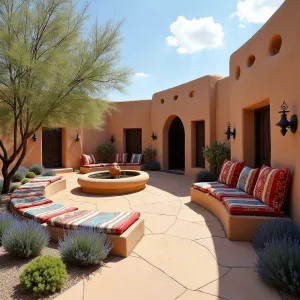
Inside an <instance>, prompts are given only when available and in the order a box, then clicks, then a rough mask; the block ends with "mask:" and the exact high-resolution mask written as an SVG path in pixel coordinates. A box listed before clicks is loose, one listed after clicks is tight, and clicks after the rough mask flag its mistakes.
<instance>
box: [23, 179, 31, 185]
mask: <svg viewBox="0 0 300 300" xmlns="http://www.w3.org/2000/svg"><path fill="white" fill-rule="evenodd" d="M29 181H30V180H29V179H28V178H23V179H22V180H21V184H26V183H28V182H29Z"/></svg>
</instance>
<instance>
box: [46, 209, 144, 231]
mask: <svg viewBox="0 0 300 300" xmlns="http://www.w3.org/2000/svg"><path fill="white" fill-rule="evenodd" d="M139 217H140V213H137V212H99V211H88V210H78V211H75V212H72V213H68V214H65V215H63V216H59V217H56V218H52V219H50V220H49V221H48V224H49V225H51V226H56V227H61V228H69V229H76V228H78V227H81V228H98V229H101V230H103V231H104V232H106V233H111V234H119V235H120V234H122V233H123V232H124V231H126V230H127V228H128V227H129V226H131V225H132V224H133V223H134V222H135V221H136V220H138V219H139Z"/></svg>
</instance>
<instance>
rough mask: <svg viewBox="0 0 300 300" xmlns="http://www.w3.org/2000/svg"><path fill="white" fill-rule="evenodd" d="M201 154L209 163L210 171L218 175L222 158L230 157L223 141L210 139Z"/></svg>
mask: <svg viewBox="0 0 300 300" xmlns="http://www.w3.org/2000/svg"><path fill="white" fill-rule="evenodd" d="M203 156H204V158H205V159H206V160H207V161H208V163H209V166H210V171H212V172H213V173H214V174H215V175H216V177H219V174H220V172H221V168H222V164H223V162H224V160H225V159H230V149H229V148H228V147H227V146H226V144H225V143H219V142H217V141H212V143H211V144H210V146H208V145H206V146H205V147H204V148H203Z"/></svg>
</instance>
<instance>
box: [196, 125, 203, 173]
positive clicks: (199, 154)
mask: <svg viewBox="0 0 300 300" xmlns="http://www.w3.org/2000/svg"><path fill="white" fill-rule="evenodd" d="M203 147H205V122H204V121H198V122H196V167H198V168H205V159H204V156H203Z"/></svg>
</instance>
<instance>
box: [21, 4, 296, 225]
mask: <svg viewBox="0 0 300 300" xmlns="http://www.w3.org/2000/svg"><path fill="white" fill-rule="evenodd" d="M299 37H300V1H298V0H286V1H285V2H284V3H283V5H282V6H281V7H280V8H279V9H278V11H277V12H276V13H275V14H274V15H273V16H272V17H271V19H270V20H269V21H268V22H267V23H266V24H265V25H264V26H263V27H262V28H261V29H260V30H259V31H258V32H257V33H256V34H255V35H254V36H253V37H252V38H251V39H250V40H249V41H248V42H246V43H245V44H244V45H242V46H241V48H239V49H238V50H237V51H236V52H234V53H233V54H232V55H231V58H230V62H229V70H230V74H229V76H228V77H226V78H221V77H219V76H204V77H202V78H199V79H196V80H194V81H191V82H188V83H185V84H182V85H180V86H177V87H173V88H170V89H167V90H164V91H160V92H157V93H155V94H154V95H153V97H152V99H151V100H143V101H129V102H119V103H117V105H118V111H117V112H115V113H114V114H113V115H111V116H108V117H107V120H106V123H105V125H104V128H103V131H95V130H89V129H78V130H75V129H74V130H69V129H64V128H62V129H61V130H58V131H55V132H53V131H48V130H43V131H42V132H38V133H37V140H36V142H34V141H33V140H30V141H29V142H28V143H29V145H28V146H29V150H28V154H27V156H26V159H25V161H24V165H30V164H32V163H43V164H45V165H46V166H47V167H59V166H61V167H73V168H78V167H79V165H80V154H81V153H87V154H88V153H94V154H96V149H95V148H96V145H97V144H99V143H101V142H103V143H110V139H111V136H113V137H114V139H115V142H114V143H115V145H116V148H117V151H118V152H128V153H132V152H135V153H141V152H142V150H143V149H144V148H147V147H152V148H155V149H156V150H157V157H156V159H157V160H158V161H159V162H160V163H161V167H162V169H163V170H169V169H177V170H182V171H184V173H185V174H186V175H188V176H194V175H195V174H196V172H197V171H198V170H199V168H203V167H205V168H208V165H207V163H206V162H205V161H204V159H203V156H202V154H201V149H202V147H203V146H204V145H205V144H210V142H211V141H212V140H215V139H216V140H218V141H224V142H227V143H228V145H229V146H230V147H231V156H232V160H239V161H241V160H244V161H245V163H246V165H248V166H250V167H255V166H256V167H259V166H261V165H262V164H263V163H266V164H270V165H271V166H273V167H278V168H281V167H288V168H290V169H291V171H292V175H293V183H292V188H291V194H290V201H289V203H290V212H291V215H292V217H294V218H295V219H296V220H298V221H299V222H300V198H299V197H300V196H299V195H300V151H299V150H300V128H299V129H298V131H296V132H295V133H292V132H291V130H290V129H288V132H287V133H286V135H285V136H283V135H282V134H281V132H280V128H279V127H278V126H276V123H278V122H279V121H280V119H281V113H278V112H279V111H281V105H282V103H283V102H284V101H285V102H286V103H287V105H288V107H289V108H288V110H289V111H290V112H289V113H287V119H288V120H290V118H291V116H292V115H293V114H295V115H297V116H298V117H299V113H300V84H299V82H300V55H299V53H300V39H299ZM228 122H230V123H231V125H232V129H233V128H235V129H236V138H235V139H233V138H232V137H231V139H230V140H229V141H227V139H226V136H225V135H224V132H225V131H226V129H227V123H228ZM152 132H154V134H155V136H157V138H156V139H154V140H153V139H152V137H151V135H152ZM77 134H78V135H79V136H80V141H76V139H75V138H76V136H77Z"/></svg>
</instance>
